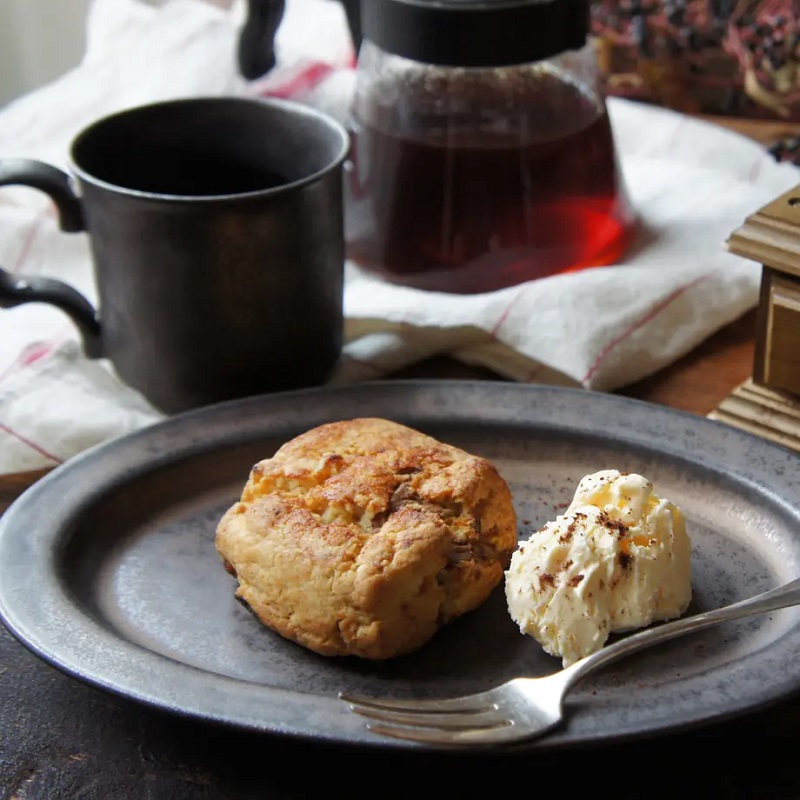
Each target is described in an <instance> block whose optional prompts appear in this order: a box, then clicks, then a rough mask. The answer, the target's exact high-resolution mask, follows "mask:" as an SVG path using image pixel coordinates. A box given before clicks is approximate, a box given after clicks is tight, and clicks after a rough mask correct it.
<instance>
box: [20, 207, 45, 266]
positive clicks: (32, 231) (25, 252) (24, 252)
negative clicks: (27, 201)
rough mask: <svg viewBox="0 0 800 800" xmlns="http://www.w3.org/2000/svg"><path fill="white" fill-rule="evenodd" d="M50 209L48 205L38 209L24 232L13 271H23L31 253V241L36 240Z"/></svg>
mask: <svg viewBox="0 0 800 800" xmlns="http://www.w3.org/2000/svg"><path fill="white" fill-rule="evenodd" d="M52 211H53V209H52V208H49V207H48V208H46V209H45V210H44V211H40V212H39V213H38V214H37V215H36V217H35V219H34V220H33V222H32V223H31V225H30V227H29V228H28V232H27V233H26V234H25V239H24V240H23V242H22V249H21V250H20V251H19V255H18V256H17V260H16V263H15V264H14V268H13V272H22V271H23V267H24V266H25V262H26V261H27V260H28V256H30V254H31V250H32V249H33V243H34V242H35V241H36V237H37V236H38V234H39V230H40V229H41V227H42V223H43V222H44V221H45V220H46V219H47V217H49V216H50V214H51V213H52Z"/></svg>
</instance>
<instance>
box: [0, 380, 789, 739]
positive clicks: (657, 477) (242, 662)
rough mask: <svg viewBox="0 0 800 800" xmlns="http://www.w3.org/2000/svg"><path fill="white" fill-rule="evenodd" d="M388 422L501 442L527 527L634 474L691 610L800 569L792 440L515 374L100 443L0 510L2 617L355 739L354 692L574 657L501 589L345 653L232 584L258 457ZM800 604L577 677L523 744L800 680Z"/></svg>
mask: <svg viewBox="0 0 800 800" xmlns="http://www.w3.org/2000/svg"><path fill="white" fill-rule="evenodd" d="M356 416H382V417H386V418H389V419H394V420H396V421H398V422H401V423H404V424H407V425H411V426H412V427H415V428H418V429H420V430H423V431H425V432H427V433H430V434H431V435H433V436H436V437H437V438H439V439H441V440H443V441H447V442H451V443H452V444H455V445H457V446H459V447H463V448H464V449H467V450H470V451H472V452H475V453H478V454H481V455H484V456H486V457H488V458H490V459H492V460H493V461H494V462H495V464H496V465H497V466H498V468H499V469H500V471H501V473H502V474H503V476H504V477H505V478H506V480H507V481H508V483H509V485H510V486H511V489H512V491H513V493H514V498H515V504H516V507H517V512H518V516H519V519H520V538H521V539H522V538H526V537H527V536H528V534H529V533H530V532H532V531H533V530H535V529H536V528H538V527H539V526H541V525H542V524H543V523H544V522H545V521H546V520H548V519H550V518H552V517H553V516H554V515H555V514H556V513H558V511H559V509H560V508H561V507H562V505H563V504H564V503H567V502H569V500H570V498H571V497H572V494H573V492H574V489H575V486H576V484H577V481H578V480H579V479H580V478H581V477H582V476H583V475H584V474H586V473H588V472H592V471H596V470H598V469H602V468H606V467H613V468H616V469H620V470H623V471H632V472H639V473H641V474H643V475H646V476H647V477H648V478H650V479H651V480H652V481H653V482H654V484H655V485H656V488H657V490H658V491H659V492H660V493H661V494H662V495H664V496H667V497H669V498H670V499H672V500H674V501H675V502H676V503H677V504H678V505H679V506H680V507H681V509H682V510H683V511H684V513H685V515H686V519H687V524H688V526H689V531H690V534H691V536H692V541H693V554H692V557H693V590H694V599H693V602H692V606H691V607H690V609H689V612H688V613H695V612H698V611H702V610H705V609H709V608H712V607H716V606H721V605H725V604H727V603H731V602H733V601H735V600H739V599H743V598H745V597H747V596H749V595H752V594H756V593H758V592H761V591H764V590H766V589H769V588H771V587H774V586H777V585H778V584H781V583H784V582H785V581H787V580H789V579H791V578H794V577H796V576H798V575H800V470H798V459H797V456H796V455H795V454H793V453H791V452H790V451H788V450H784V449H782V448H779V447H777V446H775V445H772V444H769V443H767V442H765V441H762V440H760V439H757V438H756V437H753V436H750V435H748V434H745V433H742V432H741V431H738V430H735V429H733V428H729V427H728V426H725V425H723V424H722V423H718V422H712V421H710V420H707V419H704V418H702V417H697V416H694V415H690V414H685V413H682V412H677V411H672V410H669V409H664V408H660V407H657V406H653V405H649V404H645V403H642V402H639V401H635V400H628V399H625V398H621V397H617V396H613V395H604V394H597V393H593V392H586V391H583V390H579V389H556V388H548V387H532V386H524V385H519V384H511V383H506V382H496V383H495V382H460V381H421V382H410V381H409V382H377V383H370V384H364V385H361V386H353V387H341V388H323V389H310V390H303V391H298V392H291V393H284V394H276V395H272V396H267V397H260V398H252V399H248V400H244V401H235V402H232V403H225V404H222V405H219V406H214V407H210V408H206V409H201V410H199V411H195V412H190V413H188V414H184V415H181V416H178V417H175V418H172V419H170V420H167V421H165V422H163V423H159V424H157V425H155V426H153V427H151V428H148V429H146V430H143V431H140V432H137V433H135V434H132V435H129V436H126V437H124V438H122V439H119V440H117V441H114V442H111V443H108V444H105V445H101V446H99V447H96V448H94V449H93V450H91V451H89V452H87V453H85V454H83V455H82V456H79V457H77V458H75V459H73V460H72V461H70V462H68V463H67V464H65V465H64V466H62V467H60V468H59V469H57V470H55V471H54V472H53V473H51V474H50V475H48V476H47V477H45V478H44V479H43V480H41V481H40V482H39V483H38V484H36V485H35V486H33V487H32V488H31V489H29V490H28V491H27V492H26V493H25V494H24V495H23V496H22V497H21V498H20V499H19V500H18V501H17V502H16V503H15V504H14V505H13V506H12V507H11V508H10V509H9V511H8V512H7V513H6V514H5V516H4V517H3V518H2V519H0V616H2V618H3V620H4V621H5V623H6V625H7V626H8V628H9V629H10V630H11V631H12V633H13V634H14V635H15V636H17V638H19V639H20V640H21V641H22V642H23V643H24V644H25V645H26V646H27V647H29V648H30V649H31V650H33V651H34V652H36V653H37V654H39V655H40V656H41V657H42V658H44V659H45V660H47V661H48V662H50V663H51V664H53V665H54V666H56V667H57V668H59V669H62V670H64V671H65V672H67V673H69V674H71V675H73V676H75V677H77V678H79V679H81V680H84V681H86V682H88V683H90V684H93V685H95V686H99V687H103V688H105V689H107V690H110V691H111V692H114V693H117V694H120V695H123V696H126V697H129V698H133V699H135V700H138V701H140V702H144V703H147V704H150V705H152V706H155V707H158V708H161V709H164V710H168V711H173V712H176V713H180V714H184V715H188V716H192V717H196V718H201V719H205V720H213V721H217V722H221V723H224V724H227V725H230V726H234V727H238V728H243V729H251V730H260V731H267V732H271V733H275V734H280V735H285V736H291V737H297V738H305V739H311V740H325V741H331V742H337V743H344V744H347V743H349V744H359V745H378V746H381V747H394V748H412V747H414V748H418V747H420V745H415V744H411V743H404V742H400V741H398V740H390V739H381V738H380V737H378V736H376V735H375V734H373V733H370V732H369V731H367V730H366V728H365V726H364V722H363V720H362V719H361V718H359V717H357V716H356V715H354V714H352V713H350V711H349V710H348V708H347V707H346V706H345V705H344V704H343V703H342V702H340V701H339V700H338V699H337V693H338V692H339V691H340V690H346V691H348V692H350V693H358V694H373V695H385V696H395V697H409V696H414V697H442V696H449V695H452V694H460V693H465V692H476V691H480V690H483V689H487V688H489V687H491V686H494V685H495V684H498V683H501V682H503V681H505V680H507V679H508V678H511V677H513V676H516V675H532V676H534V675H542V674H546V673H548V672H552V671H554V670H557V669H559V667H560V661H559V660H557V659H555V658H553V657H551V656H548V655H547V654H545V653H544V652H543V651H542V649H541V648H540V647H539V645H538V644H537V643H536V642H535V641H534V640H533V639H532V638H530V637H525V636H522V635H521V634H520V633H519V631H518V629H517V628H516V626H515V625H514V624H513V622H512V621H511V619H510V617H509V615H508V612H507V610H506V606H505V598H504V595H503V591H502V587H498V590H497V591H496V592H495V594H494V595H493V597H492V598H491V599H490V600H489V602H487V603H486V604H485V605H484V606H483V607H482V608H480V609H479V610H477V611H475V612H473V613H472V614H470V615H467V616H466V617H464V618H462V619H460V620H458V621H456V622H455V623H453V624H452V625H450V626H449V627H448V628H445V629H443V630H442V631H440V632H439V633H438V634H437V635H436V637H435V638H434V639H433V640H432V641H431V642H430V643H429V644H427V645H426V646H425V647H424V648H422V650H420V651H419V652H417V653H415V654H413V655H410V656H405V657H402V658H399V659H396V660H392V661H389V662H382V663H372V662H364V661H359V660H355V659H329V658H324V657H322V656H318V655H316V654H314V653H312V652H310V651H307V650H305V649H303V648H301V647H300V646H298V645H296V644H293V643H291V642H289V641H286V640H284V639H282V638H280V637H279V636H277V635H276V634H274V633H273V632H271V631H269V630H268V629H266V628H265V627H263V626H262V625H261V624H260V623H258V622H257V621H256V620H255V619H254V617H253V616H252V615H251V614H250V613H249V612H248V611H247V610H246V609H244V608H243V607H242V606H241V605H240V604H239V603H237V602H236V601H235V599H234V595H233V592H234V582H233V580H232V579H231V577H230V576H229V575H227V574H226V573H225V571H224V569H222V567H221V563H220V559H219V557H218V555H217V553H216V551H215V549H214V544H213V539H214V530H215V527H216V523H217V521H218V519H219V517H220V516H221V514H222V512H223V511H224V510H225V509H226V508H227V507H228V505H229V504H230V503H231V502H233V500H235V498H236V497H237V496H238V494H239V492H240V490H241V487H242V485H243V483H244V480H245V479H246V476H247V473H248V470H249V468H250V467H251V466H252V464H253V463H255V462H256V461H257V460H259V459H262V458H266V457H268V456H270V455H271V454H272V453H273V452H274V450H275V449H276V448H277V447H278V446H279V445H280V444H282V443H283V442H284V441H286V440H287V439H290V438H292V437H293V436H295V435H297V434H299V433H301V432H302V431H304V430H306V429H308V428H310V427H312V426H314V425H318V424H321V423H323V422H328V421H331V420H336V419H347V418H352V417H356ZM799 648H800V609H796V608H795V609H784V610H782V611H778V612H774V613H772V614H770V615H763V616H760V617H757V618H752V619H749V620H743V621H741V622H733V623H729V624H726V625H724V626H721V627H717V628H713V629H710V630H707V631H704V632H700V633H697V634H694V635H692V636H690V637H685V638H682V639H680V640H678V641H674V642H669V643H667V644H664V645H662V646H660V647H658V648H655V649H653V650H651V651H648V652H644V653H642V654H640V655H637V656H633V657H631V658H628V659H626V660H625V661H624V662H620V663H619V664H618V665H614V666H610V667H608V668H607V669H606V670H604V671H602V672H600V673H597V674H596V675H595V676H593V677H592V678H591V679H587V680H586V681H585V682H584V684H583V685H581V686H579V687H576V689H575V690H574V691H573V692H572V694H571V696H570V699H569V701H568V714H567V721H566V723H565V725H564V726H563V727H561V728H559V729H558V730H556V731H554V732H553V733H552V734H550V735H548V736H546V737H544V738H542V739H538V740H536V741H534V742H531V743H530V745H527V746H529V747H531V748H536V749H538V750H541V749H543V748H548V747H555V746H564V745H569V744H578V743H589V742H594V741H599V740H601V739H602V740H604V741H608V740H613V739H624V738H628V737H632V736H636V735H640V734H653V733H658V732H666V731H670V730H674V729H676V728H685V727H687V726H692V725H700V724H704V723H707V722H711V721H714V720H719V719H721V718H723V717H728V716H733V715H736V714H741V713H744V712H745V711H748V710H751V709H755V708H758V707H761V706H763V705H766V704H769V703H772V702H775V701H777V700H778V699H780V698H782V697H784V696H786V695H787V694H789V693H791V692H793V691H795V690H796V689H797V688H798V687H799V686H800V673H798V671H797V670H796V668H795V666H796V665H795V656H796V653H797V652H798V649H799Z"/></svg>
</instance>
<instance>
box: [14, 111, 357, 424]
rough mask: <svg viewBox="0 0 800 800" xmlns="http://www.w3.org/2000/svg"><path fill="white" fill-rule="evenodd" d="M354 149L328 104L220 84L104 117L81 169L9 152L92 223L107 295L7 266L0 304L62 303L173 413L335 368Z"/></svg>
mask: <svg viewBox="0 0 800 800" xmlns="http://www.w3.org/2000/svg"><path fill="white" fill-rule="evenodd" d="M347 150H348V137H347V133H346V131H345V130H344V128H343V127H342V126H341V125H340V124H339V123H338V122H336V121H335V120H333V119H331V118H330V117H328V116H327V115H325V114H322V113H320V112H318V111H316V110H313V109H310V108H307V107H305V106H302V105H300V104H297V103H292V102H289V101H283V100H272V99H269V100H259V99H251V98H233V97H223V98H221V97H215V98H190V99H183V100H173V101H167V102H162V103H155V104H152V105H148V106H142V107H138V108H133V109H128V110H125V111H122V112H119V113H117V114H112V115H110V116H108V117H105V118H103V119H100V120H98V121H96V122H94V123H92V124H91V125H89V126H88V127H87V128H85V129H84V130H83V131H82V132H80V133H79V134H78V135H77V136H76V137H75V138H74V139H73V142H72V145H71V148H70V171H71V172H72V173H73V176H74V181H73V178H71V177H70V176H68V175H67V174H66V173H64V172H62V171H61V170H59V169H57V168H55V167H53V166H50V165H48V164H44V163H42V162H38V161H31V160H26V159H13V160H5V161H2V162H0V186H2V185H12V184H19V185H26V186H32V187H34V188H37V189H40V190H42V191H44V192H46V193H47V194H48V195H49V196H50V197H51V198H52V200H53V202H54V203H55V205H56V207H57V209H58V212H59V220H60V225H61V228H62V230H64V231H84V230H85V231H86V232H87V233H88V234H89V243H90V246H91V251H92V257H93V262H94V275H95V280H96V284H97V290H98V297H99V303H98V308H97V309H95V308H94V307H93V306H92V305H91V304H90V303H89V301H88V300H87V299H86V298H85V297H83V295H81V294H80V293H79V292H77V291H76V290H75V289H74V288H73V287H71V286H69V285H67V284H66V283H63V282H61V281H58V280H54V279H49V278H22V277H21V276H14V275H13V274H11V273H9V272H7V271H5V270H2V269H0V306H2V307H5V308H9V307H12V306H17V305H20V304H22V303H31V302H42V303H49V304H52V305H54V306H57V307H58V308H60V309H62V310H63V311H65V312H66V313H67V314H68V315H69V316H70V317H71V318H72V319H73V320H74V322H75V324H76V325H77V326H78V328H79V330H80V332H81V334H82V337H83V344H84V351H85V353H86V355H87V356H89V357H91V358H99V357H106V358H108V359H110V361H111V363H112V364H113V366H114V367H115V369H116V372H117V374H118V375H119V376H120V378H121V379H122V380H124V381H125V382H126V383H128V384H129V385H130V386H133V387H134V388H136V389H138V390H139V391H140V392H141V393H142V394H143V395H144V396H145V397H146V398H147V399H149V400H150V401H151V402H152V403H153V405H155V406H156V407H157V408H159V409H161V410H162V411H164V412H166V413H175V412H179V411H184V410H188V409H190V408H194V407H197V406H202V405H207V404H209V403H214V402H218V401H223V400H228V399H234V398H237V397H243V396H247V395H253V394H260V393H264V392H269V391H278V390H284V389H293V388H300V387H305V386H313V385H318V384H320V383H324V382H325V381H326V380H327V379H328V378H329V377H330V375H331V373H332V371H333V370H334V368H335V365H336V362H337V361H338V358H339V356H340V353H341V348H342V338H343V282H344V272H343V271H344V244H343V212H342V164H343V162H344V159H345V157H346V155H347ZM73 185H75V186H76V187H77V188H76V189H73Z"/></svg>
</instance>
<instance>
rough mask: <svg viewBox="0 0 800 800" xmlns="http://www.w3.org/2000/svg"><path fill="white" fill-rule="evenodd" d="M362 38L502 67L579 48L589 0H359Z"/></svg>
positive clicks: (449, 60) (451, 60)
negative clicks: (360, 0)
mask: <svg viewBox="0 0 800 800" xmlns="http://www.w3.org/2000/svg"><path fill="white" fill-rule="evenodd" d="M361 16H362V21H361V22H362V29H363V35H364V38H365V39H368V40H370V41H371V42H373V43H374V44H376V45H377V46H378V47H380V48H381V49H382V50H385V51H386V52H389V53H393V54H394V55H398V56H403V57H404V58H408V59H411V60H413V61H420V62H423V63H427V64H437V65H441V66H453V67H500V66H510V65H512V64H525V63H532V62H535V61H541V60H542V59H545V58H550V57H552V56H554V55H556V54H558V53H561V52H563V51H565V50H574V49H578V48H581V47H583V45H584V44H585V43H586V37H587V35H588V32H589V2H588V0H362V3H361Z"/></svg>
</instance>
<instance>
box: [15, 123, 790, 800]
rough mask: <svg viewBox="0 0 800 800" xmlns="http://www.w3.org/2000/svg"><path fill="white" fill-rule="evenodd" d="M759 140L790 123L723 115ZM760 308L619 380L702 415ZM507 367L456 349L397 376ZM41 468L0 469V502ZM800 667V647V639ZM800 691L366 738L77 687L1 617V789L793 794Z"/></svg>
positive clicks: (123, 799)
mask: <svg viewBox="0 0 800 800" xmlns="http://www.w3.org/2000/svg"><path fill="white" fill-rule="evenodd" d="M725 123H726V124H728V125H729V127H732V128H735V129H737V130H739V131H740V132H743V133H746V134H748V135H751V136H753V137H754V138H756V139H759V140H760V141H762V142H765V143H767V142H770V141H772V140H773V139H774V138H776V137H777V136H780V135H788V134H789V133H792V132H793V129H792V128H791V127H790V126H786V125H783V124H782V123H755V122H752V123H751V122H747V121H741V120H730V121H727V120H726V121H725ZM754 323H755V317H754V313H752V312H751V313H748V314H746V315H745V316H744V317H742V318H741V319H739V320H737V321H736V322H734V323H732V324H731V325H729V326H727V327H726V328H724V329H723V330H721V331H719V332H718V333H717V334H715V335H713V336H712V337H710V338H709V339H708V340H707V341H706V342H704V343H703V344H702V345H700V346H699V347H698V348H697V349H696V350H694V351H693V352H692V353H690V354H689V355H687V356H685V357H684V358H682V359H680V360H679V361H678V362H676V363H675V364H673V365H672V366H670V367H668V368H667V369H665V370H663V371H661V372H659V373H658V374H656V375H653V376H652V377H650V378H647V379H645V380H643V381H640V382H639V383H637V384H635V385H632V386H628V387H625V388H624V389H622V390H621V391H620V394H624V395H627V396H630V397H636V398H639V399H642V400H645V401H648V402H653V403H657V404H660V405H665V406H669V407H672V408H679V409H682V410H685V411H689V412H692V413H697V414H702V415H705V414H708V413H709V412H710V411H712V410H713V409H714V408H715V407H716V406H717V405H718V404H719V403H720V402H721V401H722V400H723V399H724V398H725V397H726V396H727V395H728V394H729V393H730V392H731V391H732V390H733V389H734V388H735V387H736V386H737V385H738V384H740V383H741V382H742V381H744V380H745V379H746V378H748V377H749V376H750V374H751V371H752V359H753V337H754ZM394 377H395V378H396V379H398V380H402V379H405V378H415V377H435V378H458V377H470V378H486V379H493V380H497V379H499V378H498V376H496V375H493V374H491V373H489V372H484V371H480V370H474V369H471V368H467V367H465V366H463V365H460V364H458V363H455V362H452V361H449V360H448V359H442V358H437V359H432V360H430V361H427V362H424V363H423V364H420V365H417V366H415V367H414V368H413V369H409V370H406V371H404V372H402V373H399V374H398V375H396V376H394ZM41 474H42V473H25V474H18V475H6V476H0V511H2V510H3V509H4V508H5V507H6V506H7V505H8V504H9V503H10V502H11V501H13V499H15V498H16V497H17V496H19V495H20V493H22V492H23V491H24V490H25V489H26V488H27V487H28V486H30V485H31V484H32V483H33V482H35V480H36V479H37V478H38V477H40V475H41ZM798 669H799V670H800V653H798ZM798 740H800V696H794V697H790V698H787V699H785V700H783V701H782V702H780V703H779V704H778V705H775V706H772V707H769V708H764V709H759V710H754V711H752V712H751V713H748V714H746V715H744V716H741V717H738V718H735V719H731V720H727V721H716V722H714V721H710V722H709V723H708V724H707V725H705V726H702V727H700V728H695V729H692V730H688V731H684V732H678V733H674V734H669V735H666V736H662V735H660V736H657V737H653V738H649V739H638V740H635V741H630V742H625V743H617V744H606V745H593V746H591V747H580V748H577V749H575V748H569V749H564V750H556V751H551V752H543V753H541V754H536V753H527V754H520V755H509V754H505V755H492V754H490V753H483V752H481V753H472V752H470V753H469V754H465V755H452V754H451V755H446V754H433V753H425V754H420V753H409V752H402V753H400V752H398V751H389V750H362V749H358V748H348V747H336V746H330V745H321V744H316V743H315V744H309V743H303V742H296V741H289V740H286V739H279V738H275V737H271V736H261V735H255V734H249V733H247V734H246V733H241V732H236V731H231V730H228V729H224V728H220V727H216V726H213V725H211V724H205V723H201V722H197V721H191V720H187V719H181V718H178V717H174V716H171V715H167V714H165V713H163V712H161V711H156V710H153V709H150V708H147V707H144V706H142V705H139V704H135V703H133V702H131V701H128V700H125V699H121V698H119V697H116V696H111V695H107V694H105V693H103V692H101V691H99V690H97V689H94V688H92V687H89V686H87V685H84V684H83V683H80V682H78V681H77V680H74V679H73V678H71V677H69V676H67V675H65V674H63V673H62V672H60V671H58V670H56V669H54V668H52V667H50V666H49V665H48V664H46V663H45V662H44V661H42V660H41V659H39V658H38V657H36V656H35V655H33V654H32V653H30V652H29V651H28V650H27V649H25V648H24V647H23V646H22V645H20V644H19V643H17V642H16V641H15V640H14V639H13V638H12V637H11V636H10V634H9V633H8V632H7V631H6V630H5V629H4V628H2V627H0V800H34V799H35V800H60V799H61V798H64V799H65V800H72V798H75V800H78V798H80V799H81V800H94V799H95V798H97V799H98V800H100V799H102V800H117V799H118V800H139V799H140V798H141V799H142V800H144V799H146V798H147V799H153V800H162V799H163V800H172V799H173V798H174V799H175V800H245V799H246V800H251V799H252V800H256V798H258V799H259V800H267V799H270V800H271V799H273V798H274V799H275V800H278V799H279V798H328V797H332V798H338V797H342V798H371V799H374V798H387V797H389V798H395V797H396V798H400V797H402V798H413V797H416V796H420V797H434V796H439V795H441V794H446V795H447V796H449V797H453V798H468V797H475V798H489V797H492V798H496V797H499V796H500V795H501V794H502V793H508V792H520V793H524V794H528V793H530V795H531V796H533V797H538V796H541V795H543V794H547V795H551V794H552V793H553V792H559V793H560V794H563V796H564V797H567V798H571V797H579V796H584V795H587V794H591V795H592V796H599V797H615V798H646V797H656V798H660V797H668V796H669V797H684V798H685V797H698V798H700V797H702V798H704V799H705V798H709V797H710V798H721V799H722V800H733V799H734V798H736V799H737V800H738V799H739V798H741V799H742V800H743V799H744V798H787V800H789V799H790V798H791V800H796V799H797V798H800V765H797V764H796V763H795V760H794V745H795V743H796V741H798Z"/></svg>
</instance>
